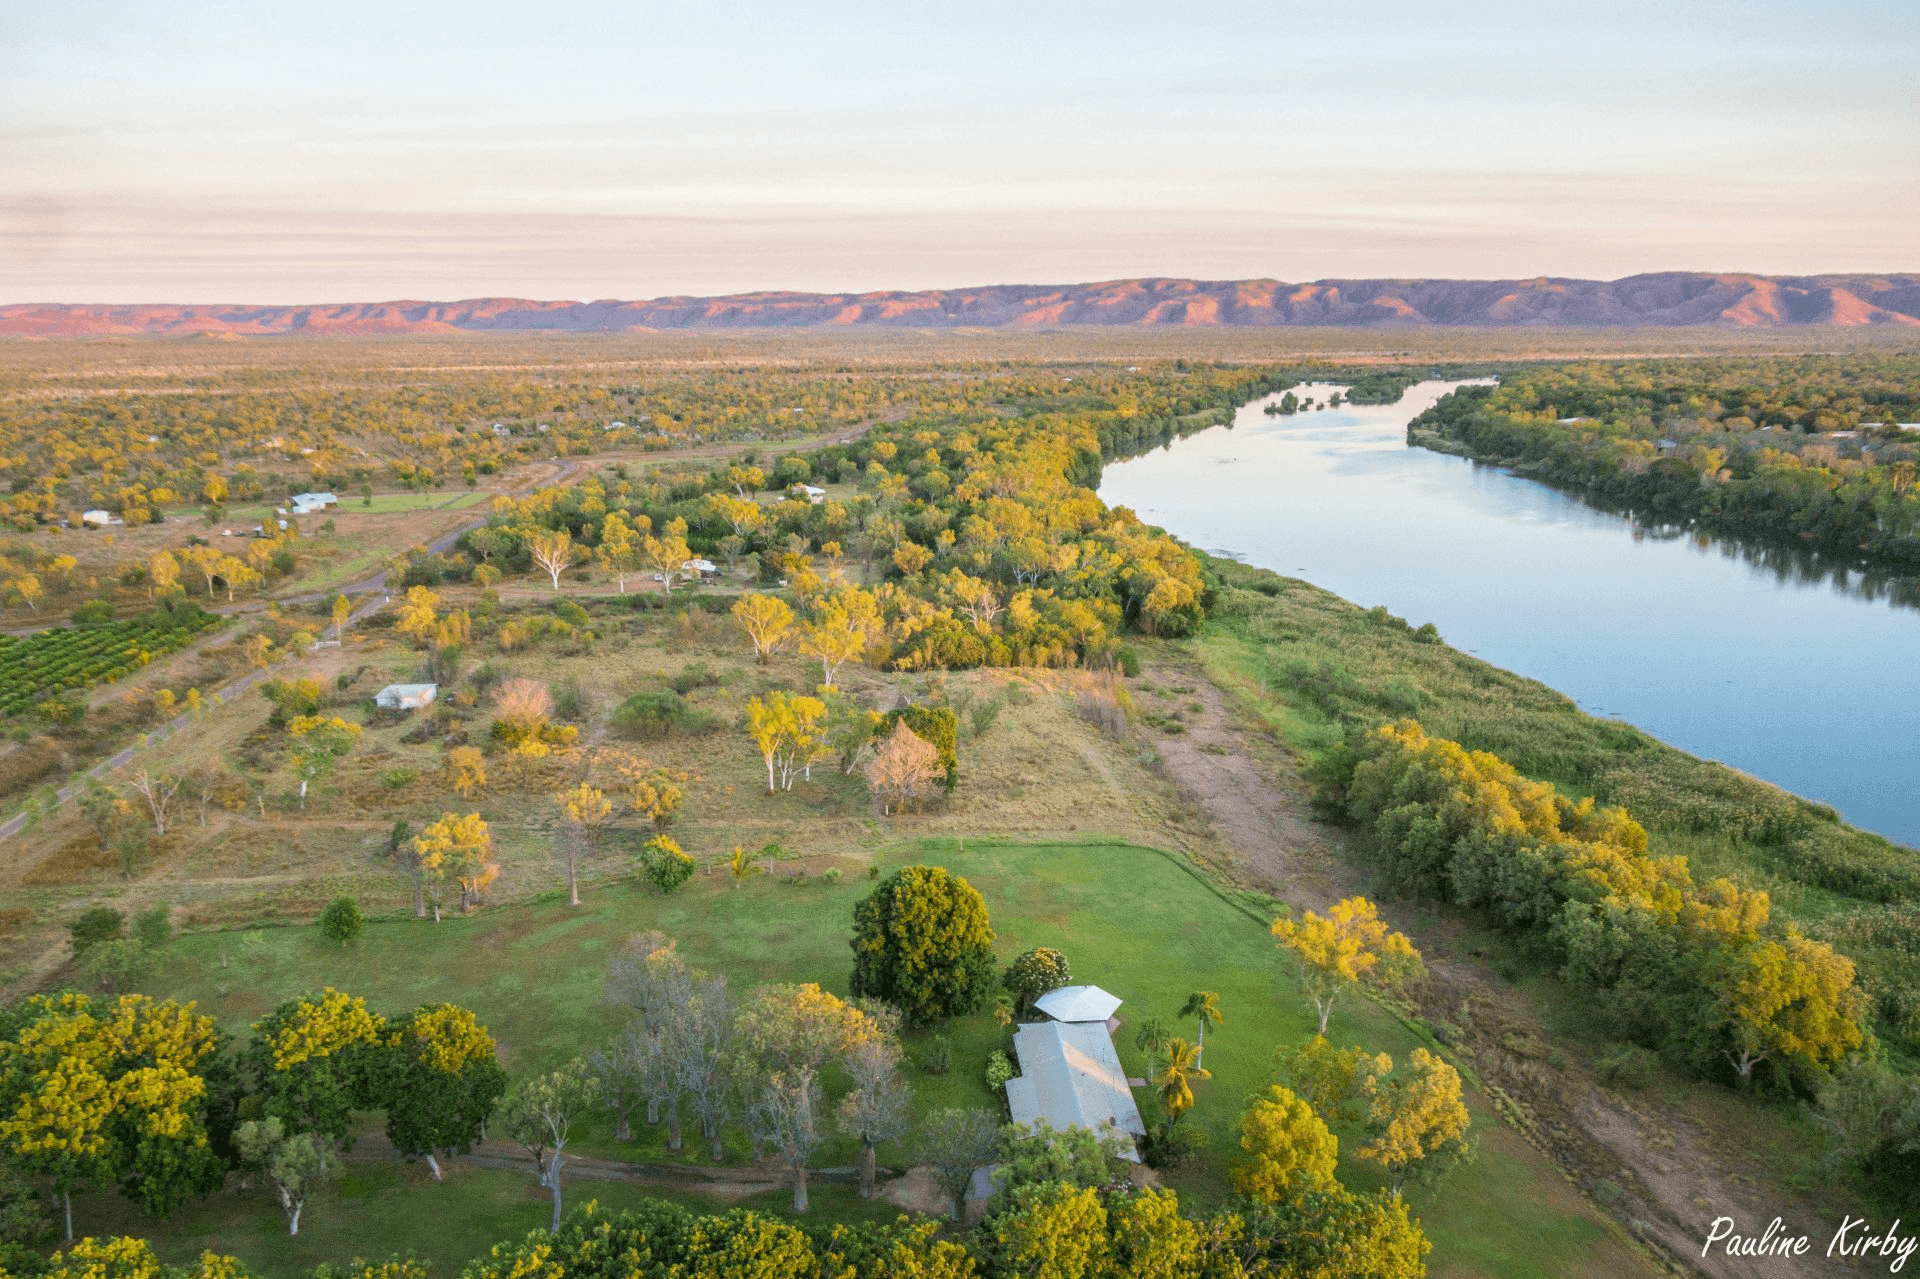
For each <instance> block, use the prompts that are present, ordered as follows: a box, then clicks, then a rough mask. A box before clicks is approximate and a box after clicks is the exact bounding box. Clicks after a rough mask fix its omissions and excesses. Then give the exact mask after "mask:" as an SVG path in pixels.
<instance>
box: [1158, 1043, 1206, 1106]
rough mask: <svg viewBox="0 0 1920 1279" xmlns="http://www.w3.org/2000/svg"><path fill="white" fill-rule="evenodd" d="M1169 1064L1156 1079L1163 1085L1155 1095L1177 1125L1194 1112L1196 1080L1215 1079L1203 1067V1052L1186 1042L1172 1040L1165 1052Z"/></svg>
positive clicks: (1161, 1069)
mask: <svg viewBox="0 0 1920 1279" xmlns="http://www.w3.org/2000/svg"><path fill="white" fill-rule="evenodd" d="M1161 1051H1162V1052H1163V1053H1164V1054H1165V1055H1166V1059H1167V1064H1166V1065H1165V1066H1162V1067H1161V1068H1160V1073H1159V1074H1157V1075H1155V1076H1154V1077H1153V1082H1154V1083H1156V1084H1158V1085H1159V1092H1158V1093H1156V1094H1155V1095H1156V1096H1157V1097H1159V1099H1160V1105H1161V1107H1162V1108H1163V1109H1164V1110H1165V1111H1166V1112H1167V1118H1168V1119H1169V1120H1171V1121H1172V1122H1174V1123H1176V1124H1177V1123H1179V1122H1180V1117H1181V1116H1182V1115H1184V1114H1186V1113H1187V1112H1188V1111H1189V1110H1192V1109H1193V1081H1194V1080H1196V1079H1212V1078H1213V1075H1212V1073H1211V1072H1210V1071H1207V1070H1205V1069H1203V1068H1202V1067H1201V1065H1200V1050H1199V1049H1198V1048H1196V1047H1194V1046H1193V1045H1192V1044H1190V1043H1188V1042H1187V1041H1186V1040H1184V1039H1169V1040H1168V1041H1167V1043H1166V1046H1165V1048H1163V1049H1162V1050H1161Z"/></svg>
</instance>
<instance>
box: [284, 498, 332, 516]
mask: <svg viewBox="0 0 1920 1279" xmlns="http://www.w3.org/2000/svg"><path fill="white" fill-rule="evenodd" d="M288 505H289V506H290V507H291V508H292V510H293V513H294V514H295V515H311V514H313V513H314V512H315V511H324V510H326V509H327V508H328V507H329V506H338V505H340V499H339V498H338V497H336V496H334V495H333V494H332V493H295V494H294V495H293V499H292V501H291V502H290V503H288Z"/></svg>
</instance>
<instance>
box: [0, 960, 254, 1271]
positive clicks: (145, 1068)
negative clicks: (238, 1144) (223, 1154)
mask: <svg viewBox="0 0 1920 1279" xmlns="http://www.w3.org/2000/svg"><path fill="white" fill-rule="evenodd" d="M215 1045H216V1041H215V1036H214V1026H213V1020H212V1019H211V1018H209V1017H202V1016H200V1015H198V1014H197V1013H195V1012H194V1010H193V1005H191V1004H187V1005H180V1004H175V1003H173V1002H171V1001H167V1002H162V1003H156V1002H155V1001H153V1000H150V999H148V998H147V997H146V996H143V995H122V996H120V997H119V998H118V999H116V1000H114V1001H113V1002H111V1003H104V1004H96V1003H95V1002H93V1001H92V1000H89V999H88V998H87V997H86V996H85V995H75V994H67V995H59V996H34V997H32V998H31V999H29V1000H28V1001H27V1002H26V1003H25V1005H24V1006H23V1007H22V1009H21V1014H20V1021H19V1025H18V1028H17V1029H16V1030H15V1032H14V1034H13V1036H12V1037H11V1038H9V1039H6V1040H0V1144H4V1146H5V1147H6V1148H7V1150H8V1151H9V1152H10V1154H11V1155H12V1156H13V1157H14V1158H15V1159H16V1160H18V1161H19V1162H20V1163H21V1164H22V1165H23V1166H24V1167H26V1168H29V1169H32V1170H34V1171H37V1172H40V1173H41V1174H43V1175H45V1176H47V1177H48V1178H49V1179H50V1180H52V1182H53V1184H54V1188H55V1190H56V1191H57V1192H58V1193H59V1194H60V1196H61V1198H62V1199H63V1201H65V1203H66V1225H67V1237H68V1238H69V1239H71V1238H72V1237H73V1207H72V1192H73V1190H74V1188H75V1187H76V1186H78V1185H81V1184H86V1183H92V1184H96V1185H97V1184H101V1183H103V1182H105V1181H107V1180H110V1179H113V1178H118V1179H120V1180H121V1181H122V1183H123V1184H124V1185H125V1186H126V1187H127V1188H128V1190H129V1191H130V1192H131V1193H132V1195H133V1197H134V1199H135V1201H136V1202H137V1203H139V1204H140V1206H141V1207H142V1208H143V1209H144V1210H145V1211H147V1212H148V1213H150V1214H152V1215H154V1216H165V1215H167V1214H168V1213H171V1212H172V1211H173V1210H174V1209H175V1208H177V1207H179V1205H180V1204H181V1203H182V1202H184V1200H185V1199H186V1198H187V1197H188V1195H190V1194H193V1193H197V1192H198V1193H204V1192H205V1191H208V1190H211V1189H213V1188H215V1187H217V1186H218V1185H219V1182H220V1177H221V1172H222V1169H221V1164H220V1161H219V1159H218V1157H216V1156H215V1155H214V1153H213V1151H212V1149H211V1147H210V1145H209V1143H208V1135H207V1115H206V1096H207V1087H206V1080H205V1078H204V1077H203V1076H202V1074H201V1071H202V1068H203V1067H204V1066H205V1064H206V1063H207V1062H208V1061H209V1060H210V1059H211V1058H212V1056H213V1053H214V1050H215Z"/></svg>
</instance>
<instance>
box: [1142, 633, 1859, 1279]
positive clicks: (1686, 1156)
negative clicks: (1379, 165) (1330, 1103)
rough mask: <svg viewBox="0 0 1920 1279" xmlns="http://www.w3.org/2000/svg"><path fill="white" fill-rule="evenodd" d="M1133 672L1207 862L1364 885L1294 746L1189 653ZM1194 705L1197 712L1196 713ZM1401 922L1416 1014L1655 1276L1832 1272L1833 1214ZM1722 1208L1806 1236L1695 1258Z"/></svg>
mask: <svg viewBox="0 0 1920 1279" xmlns="http://www.w3.org/2000/svg"><path fill="white" fill-rule="evenodd" d="M1138 683H1140V684H1144V685H1149V686H1151V687H1152V689H1153V690H1154V691H1153V692H1150V693H1145V694H1140V695H1137V696H1138V700H1139V701H1140V703H1141V709H1142V711H1143V712H1146V713H1147V714H1149V715H1165V714H1167V713H1169V712H1170V711H1171V710H1174V709H1179V710H1180V711H1181V715H1180V720H1181V723H1182V724H1183V726H1184V729H1183V731H1182V732H1180V733H1177V734H1164V733H1162V732H1159V731H1155V730H1154V729H1153V728H1151V727H1147V728H1145V729H1144V731H1145V732H1146V733H1147V734H1148V735H1149V736H1150V737H1151V738H1152V740H1153V744H1154V746H1155V748H1156V749H1157V750H1158V752H1159V754H1160V757H1161V760H1162V764H1163V767H1164V769H1165V771H1166V774H1167V776H1168V778H1169V779H1170V780H1171V781H1172V783H1173V784H1174V785H1175V786H1176V787H1177V788H1178V789H1179V791H1180V793H1181V795H1182V796H1183V797H1184V798H1185V800H1186V801H1187V802H1188V803H1189V804H1191V805H1192V806H1194V807H1195V808H1197V809H1199V810H1201V811H1202V812H1204V813H1205V815H1206V816H1207V818H1208V819H1209V820H1210V822H1211V824H1212V827H1213V832H1214V835H1215V837H1216V839H1217V841H1218V844H1219V848H1218V850H1217V852H1216V857H1218V858H1219V859H1220V860H1223V861H1225V862H1226V863H1227V864H1228V866H1229V868H1230V873H1234V874H1236V875H1237V876H1238V877H1240V878H1242V879H1243V880H1244V881H1245V883H1246V884H1247V886H1248V887H1251V888H1255V889H1258V890H1260V891H1262V892H1267V893H1270V894H1272V895H1274V896H1276V897H1279V898H1281V899H1282V900H1284V901H1286V902H1287V903H1288V904H1289V905H1291V906H1293V907H1294V908H1295V909H1296V910H1299V909H1309V910H1324V909H1325V908H1326V907H1327V906H1328V905H1329V904H1331V903H1332V902H1335V901H1338V900H1339V899H1341V898H1343V897H1347V896H1351V895H1353V894H1354V893H1363V892H1369V891H1370V889H1369V884H1368V882H1367V877H1366V875H1365V873H1364V872H1363V871H1361V870H1359V869H1357V868H1356V867H1355V866H1354V865H1353V864H1352V863H1351V862H1350V861H1348V860H1347V859H1346V858H1345V857H1344V856H1343V855H1342V853H1341V839H1342V836H1341V834H1340V833H1339V832H1338V831H1337V830H1333V829H1330V828H1328V827H1326V826H1323V825H1321V824H1320V823H1319V822H1317V821H1315V820H1314V818H1313V817H1312V815H1311V812H1310V809H1309V804H1308V794H1309V788H1308V786H1307V783H1306V782H1305V780H1304V779H1303V778H1302V777H1301V776H1300V772H1299V769H1298V767H1297V765H1296V763H1295V761H1294V759H1293V757H1292V756H1291V754H1290V753H1289V752H1288V751H1287V750H1286V749H1285V748H1284V747H1282V746H1281V745H1280V744H1279V743H1278V742H1277V741H1276V740H1275V739H1274V737H1273V735H1272V734H1271V733H1270V732H1269V731H1268V730H1267V729H1266V727H1265V726H1264V725H1262V724H1259V723H1256V722H1255V721H1254V720H1253V719H1252V718H1251V717H1250V716H1248V715H1247V714H1246V713H1245V712H1244V711H1243V710H1241V709H1240V708H1239V707H1238V706H1237V705H1236V704H1235V703H1234V701H1233V699H1232V697H1231V696H1230V695H1229V694H1227V693H1226V692H1224V691H1222V690H1221V689H1220V688H1219V687H1218V686H1216V685H1215V684H1214V683H1213V682H1212V681H1211V680H1210V679H1209V678H1208V677H1207V675H1206V673H1205V672H1204V671H1203V670H1202V669H1201V668H1200V666H1199V664H1198V663H1197V662H1195V661H1193V660H1192V659H1190V658H1187V657H1185V656H1180V657H1162V658H1159V659H1156V660H1154V661H1151V662H1149V663H1147V664H1146V665H1145V666H1144V667H1143V668H1142V671H1141V679H1140V681H1138ZM1195 704H1198V705H1199V706H1200V707H1201V708H1202V709H1201V710H1199V711H1197V712H1196V711H1194V710H1192V709H1191V708H1192V706H1193V705H1195ZM1400 922H1401V923H1402V926H1403V927H1405V928H1406V930H1407V931H1408V932H1409V933H1410V934H1411V935H1412V937H1413V940H1414V943H1415V945H1417V946H1418V947H1419V948H1420V950H1421V952H1422V954H1423V955H1424V956H1425V958H1426V961H1427V965H1428V968H1429V971H1430V972H1431V974H1432V976H1431V979H1430V981H1429V983H1428V986H1427V989H1426V991H1425V992H1424V994H1423V996H1422V1000H1421V1009H1420V1011H1421V1013H1422V1014H1423V1015H1424V1016H1425V1017H1426V1019H1427V1020H1428V1021H1429V1022H1430V1023H1434V1024H1440V1023H1448V1024H1451V1025H1453V1026H1457V1027H1459V1029H1460V1033H1459V1035H1458V1036H1457V1037H1455V1039H1456V1041H1455V1043H1454V1045H1453V1046H1454V1048H1455V1050H1456V1051H1457V1052H1458V1053H1459V1054H1460V1055H1461V1056H1462V1057H1464V1058H1465V1059H1466V1060H1468V1061H1469V1062H1471V1063H1472V1065H1473V1066H1474V1067H1475V1069H1476V1070H1477V1071H1478V1072H1479V1073H1480V1075H1481V1077H1482V1078H1483V1079H1484V1080H1485V1081H1486V1082H1487V1083H1488V1084H1490V1085H1492V1086H1493V1090H1490V1093H1489V1096H1490V1097H1491V1098H1492V1099H1493V1100H1494V1101H1495V1102H1496V1104H1499V1105H1500V1107H1501V1109H1502V1111H1503V1112H1504V1113H1505V1114H1506V1115H1507V1118H1508V1120H1509V1122H1510V1123H1512V1124H1513V1126H1514V1127H1515V1129H1516V1130H1518V1131H1519V1132H1520V1133H1521V1134H1522V1135H1523V1136H1524V1137H1525V1138H1526V1139H1527V1141H1528V1142H1529V1143H1530V1144H1531V1145H1533V1146H1534V1147H1535V1148H1536V1149H1538V1150H1539V1151H1540V1152H1541V1153H1542V1154H1543V1155H1545V1156H1546V1157H1547V1158H1548V1159H1549V1160H1551V1161H1552V1162H1553V1164H1554V1165H1555V1166H1556V1167H1557V1168H1558V1169H1559V1170H1560V1171H1561V1172H1562V1173H1563V1174H1564V1175H1565V1176H1566V1177H1567V1179H1568V1180H1569V1181H1570V1182H1572V1183H1573V1184H1574V1185H1575V1186H1577V1187H1579V1188H1580V1190H1581V1191H1582V1192H1583V1193H1584V1194H1586V1195H1587V1196H1588V1197H1589V1199H1590V1200H1592V1201H1593V1202H1595V1203H1596V1204H1598V1203H1599V1200H1600V1198H1602V1197H1604V1198H1606V1199H1607V1200H1608V1201H1609V1202H1607V1203H1605V1204H1604V1205H1601V1206H1602V1207H1603V1208H1604V1210H1605V1211H1607V1212H1608V1213H1610V1214H1611V1215H1612V1216H1613V1217H1614V1218H1615V1219H1616V1220H1618V1221H1619V1222H1620V1223H1621V1224H1622V1225H1623V1226H1625V1227H1626V1228H1627V1229H1628V1231H1629V1232H1630V1233H1631V1234H1633V1235H1634V1236H1635V1237H1637V1238H1639V1239H1641V1240H1642V1241H1643V1242H1645V1243H1646V1244H1648V1245H1649V1252H1650V1254H1652V1255H1650V1257H1649V1262H1648V1264H1649V1271H1648V1272H1649V1273H1655V1272H1657V1269H1658V1263H1656V1261H1655V1260H1654V1257H1656V1256H1657V1257H1658V1258H1659V1259H1660V1260H1661V1261H1664V1262H1665V1264H1666V1265H1668V1266H1675V1265H1676V1264H1677V1263H1678V1264H1683V1265H1684V1267H1685V1268H1688V1269H1690V1270H1691V1271H1693V1272H1696V1273H1700V1274H1706V1275H1711V1276H1714V1277H1715V1279H1736V1277H1742V1279H1744V1277H1746V1276H1752V1275H1757V1274H1765V1275H1767V1276H1769V1277H1770V1279H1790V1277H1793V1276H1801V1275H1805V1276H1814V1275H1828V1276H1831V1275H1832V1274H1834V1273H1835V1271H1836V1270H1837V1269H1838V1263H1836V1262H1831V1261H1827V1260H1826V1259H1825V1258H1824V1257H1821V1256H1819V1255H1818V1254H1819V1252H1820V1251H1821V1249H1823V1248H1824V1246H1825V1240H1826V1235H1825V1234H1823V1233H1822V1223H1823V1222H1824V1223H1825V1225H1826V1228H1827V1230H1828V1232H1830V1231H1831V1228H1832V1226H1833V1224H1834V1223H1832V1222H1827V1221H1826V1217H1825V1215H1824V1214H1823V1212H1822V1210H1821V1209H1820V1208H1819V1207H1818V1206H1816V1205H1815V1204H1813V1203H1811V1202H1810V1201H1808V1200H1806V1199H1805V1198H1804V1197H1802V1196H1798V1195H1795V1194H1793V1193H1792V1192H1790V1191H1788V1190H1786V1189H1784V1188H1781V1187H1778V1186H1777V1185H1772V1184H1769V1183H1770V1182H1771V1180H1772V1179H1771V1178H1770V1177H1768V1176H1767V1175H1766V1173H1765V1172H1764V1171H1763V1170H1762V1169H1760V1168H1759V1167H1758V1166H1756V1165H1754V1164H1753V1163H1752V1162H1751V1161H1750V1160H1748V1159H1745V1158H1743V1157H1742V1154H1741V1152H1740V1150H1739V1149H1738V1145H1737V1141H1722V1142H1716V1141H1715V1140H1713V1138H1712V1135H1711V1134H1708V1133H1705V1132H1703V1131H1702V1130H1701V1129H1700V1127H1699V1125H1698V1124H1696V1123H1695V1122H1694V1121H1693V1120H1691V1119H1689V1118H1688V1117H1686V1116H1685V1115H1683V1114H1681V1113H1680V1112H1679V1111H1678V1110H1677V1109H1676V1108H1674V1107H1672V1106H1669V1105H1666V1104H1664V1103H1662V1102H1660V1101H1658V1100H1656V1099H1654V1098H1651V1097H1647V1096H1643V1095H1637V1094H1636V1095H1634V1096H1632V1097H1628V1096H1626V1095H1623V1094H1620V1093H1617V1092H1615V1091H1613V1090H1611V1089H1609V1088H1606V1087H1604V1086H1602V1085H1601V1084H1600V1083H1599V1082H1598V1081H1597V1080H1596V1079H1595V1078H1594V1077H1593V1076H1592V1075H1591V1074H1590V1072H1588V1071H1587V1070H1585V1069H1584V1068H1583V1066H1582V1064H1581V1063H1579V1062H1574V1061H1569V1060H1567V1058H1566V1056H1565V1055H1563V1054H1559V1053H1554V1052H1552V1051H1551V1050H1550V1049H1549V1047H1548V1045H1549V1044H1550V1042H1551V1039H1550V1032H1549V1031H1548V1030H1547V1028H1546V1027H1545V1025H1544V1023H1543V1021H1542V1019H1541V1017H1540V1015H1539V1013H1538V1010H1536V1009H1534V1008H1533V1007H1531V1006H1530V1005H1529V1004H1528V1003H1527V1001H1526V1000H1525V999H1524V998H1523V997H1522V996H1521V995H1520V994H1519V993H1517V992H1516V991H1515V990H1514V988H1513V987H1512V985H1511V984H1510V983H1508V982H1506V981H1504V980H1502V979H1501V978H1500V977H1499V976H1498V975H1497V974H1495V973H1493V972H1492V971H1490V970H1489V969H1488V967H1487V965H1486V964H1485V963H1484V962H1482V961H1480V960H1477V959H1475V958H1474V957H1473V956H1471V955H1470V954H1467V953H1464V947H1463V946H1462V945H1461V944H1459V942H1458V930H1457V929H1456V928H1454V927H1451V926H1450V925H1449V923H1448V921H1446V920H1444V919H1437V918H1434V917H1431V916H1428V917H1424V918H1423V919H1421V920H1420V922H1405V921H1400ZM1495 1091H1497V1094H1498V1095H1497V1096H1496V1095H1494V1094H1495ZM1596 1192H1597V1193H1596ZM1722 1215H1725V1216H1730V1217H1733V1218H1734V1219H1735V1221H1736V1222H1738V1223H1739V1229H1740V1231H1741V1232H1742V1233H1747V1232H1751V1233H1753V1234H1759V1233H1760V1232H1761V1231H1763V1230H1764V1229H1765V1228H1766V1225H1767V1223H1768V1222H1769V1221H1770V1220H1772V1218H1773V1217H1774V1216H1776V1215H1778V1216H1781V1217H1783V1218H1784V1219H1785V1224H1786V1226H1787V1227H1788V1230H1789V1232H1790V1233H1792V1234H1806V1235H1808V1236H1810V1237H1811V1238H1812V1239H1813V1240H1814V1242H1815V1244H1816V1246H1815V1247H1814V1248H1813V1249H1812V1250H1811V1254H1810V1255H1809V1256H1806V1257H1799V1258H1774V1257H1769V1258H1767V1259H1765V1260H1764V1261H1754V1260H1749V1259H1729V1258H1727V1257H1724V1256H1719V1255H1716V1256H1715V1257H1712V1258H1708V1259H1705V1260H1702V1258H1701V1257H1700V1250H1701V1246H1702V1244H1703V1243H1704V1242H1705V1239H1706V1234H1707V1230H1708V1228H1709V1226H1710V1225H1711V1223H1712V1222H1713V1220H1714V1218H1715V1217H1718V1216H1722Z"/></svg>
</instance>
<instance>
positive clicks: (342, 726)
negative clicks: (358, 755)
mask: <svg viewBox="0 0 1920 1279" xmlns="http://www.w3.org/2000/svg"><path fill="white" fill-rule="evenodd" d="M287 736H289V737H291V738H292V739H293V748H292V750H291V751H289V752H288V755H289V758H291V759H292V760H293V768H294V772H295V773H296V774H298V776H299V778H300V807H301V808H303V809H304V808H305V807H306V806H307V786H308V785H309V784H310V783H312V782H316V781H319V780H320V779H321V778H323V777H325V776H327V774H329V773H331V772H332V771H333V766H334V765H335V764H337V763H339V762H340V759H341V757H342V756H344V755H345V754H346V753H347V752H348V751H351V750H352V749H353V744H354V743H355V742H357V741H358V740H360V726H359V725H358V724H350V723H348V722H347V721H346V720H344V719H341V718H340V717H339V716H338V715H329V716H325V717H322V716H319V715H302V716H301V717H300V718H298V719H296V720H294V721H293V722H291V723H290V724H288V725H287Z"/></svg>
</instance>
